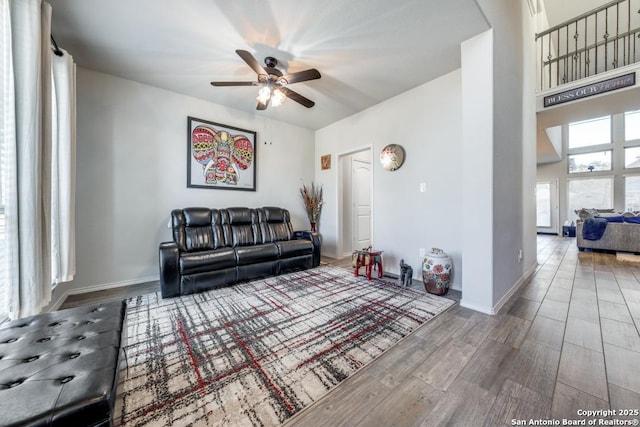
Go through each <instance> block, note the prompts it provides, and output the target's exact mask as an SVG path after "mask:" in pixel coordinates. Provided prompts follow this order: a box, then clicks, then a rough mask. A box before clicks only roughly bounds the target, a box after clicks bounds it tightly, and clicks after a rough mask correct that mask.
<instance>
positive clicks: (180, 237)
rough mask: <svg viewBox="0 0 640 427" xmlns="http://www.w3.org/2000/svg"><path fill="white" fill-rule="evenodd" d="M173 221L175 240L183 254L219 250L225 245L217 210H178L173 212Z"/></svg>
mask: <svg viewBox="0 0 640 427" xmlns="http://www.w3.org/2000/svg"><path fill="white" fill-rule="evenodd" d="M171 221H172V224H173V239H174V241H175V242H176V243H177V244H178V247H179V248H180V251H182V252H184V251H189V252H191V251H206V250H211V249H218V248H219V247H223V246H224V244H225V242H224V236H223V233H222V221H221V217H220V212H219V211H218V210H217V209H209V208H185V209H176V210H174V211H173V212H171Z"/></svg>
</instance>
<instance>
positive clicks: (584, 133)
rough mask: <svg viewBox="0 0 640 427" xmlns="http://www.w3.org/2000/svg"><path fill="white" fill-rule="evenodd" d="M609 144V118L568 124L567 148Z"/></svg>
mask: <svg viewBox="0 0 640 427" xmlns="http://www.w3.org/2000/svg"><path fill="white" fill-rule="evenodd" d="M601 144H611V116H606V117H600V118H597V119H591V120H585V121H582V122H574V123H569V148H570V149H571V148H580V147H591V146H593V145H601Z"/></svg>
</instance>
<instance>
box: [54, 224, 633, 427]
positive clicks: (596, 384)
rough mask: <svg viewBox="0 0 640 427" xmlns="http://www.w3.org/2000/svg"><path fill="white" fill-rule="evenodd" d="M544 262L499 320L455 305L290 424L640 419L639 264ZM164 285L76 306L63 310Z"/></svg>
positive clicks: (555, 248)
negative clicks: (608, 412) (611, 413)
mask: <svg viewBox="0 0 640 427" xmlns="http://www.w3.org/2000/svg"><path fill="white" fill-rule="evenodd" d="M325 261H327V262H329V263H332V264H334V265H339V266H344V267H348V266H349V265H350V262H349V261H348V260H342V261H336V260H330V259H325ZM538 262H539V266H538V267H537V269H536V272H535V274H534V275H533V277H532V278H531V280H530V281H529V282H528V283H527V284H526V285H525V286H523V288H522V289H521V290H520V291H519V292H518V294H516V295H514V297H513V298H511V300H510V301H509V302H508V303H507V304H506V305H505V306H504V307H503V309H502V310H501V311H500V313H499V314H497V315H496V316H489V315H485V314H482V313H478V312H474V311H471V310H469V309H466V308H463V307H460V306H458V305H456V306H454V307H453V308H452V309H450V310H449V311H447V312H446V313H443V314H441V315H440V316H438V317H437V318H435V319H434V320H433V321H431V322H429V323H428V324H426V325H425V326H424V327H422V328H421V329H419V330H418V331H417V332H416V333H414V334H412V335H411V336H409V337H408V338H406V339H405V340H404V341H403V342H401V343H400V344H398V345H396V346H394V347H393V348H392V349H390V350H389V351H388V352H387V353H385V354H384V355H382V356H381V357H380V358H379V359H378V360H376V361H374V362H373V363H371V364H370V365H368V366H366V367H365V368H363V369H362V370H360V371H359V372H357V373H356V374H354V375H353V376H352V377H350V378H349V379H347V380H346V381H344V382H343V383H342V384H340V385H339V386H338V387H336V388H335V389H334V390H332V391H331V392H330V393H329V394H328V395H327V396H325V397H324V398H323V399H321V400H320V401H318V402H316V403H315V404H314V405H311V406H310V407H308V408H306V409H305V410H304V411H302V412H301V413H299V414H298V415H296V416H295V417H293V419H291V420H289V421H288V422H287V423H286V424H285V425H286V426H287V427H290V426H314V427H315V426H320V425H322V426H324V425H331V426H362V427H364V426H367V427H369V426H444V425H446V426H481V425H484V426H510V425H513V421H512V420H527V421H528V420H529V419H551V418H553V419H560V420H561V419H563V418H567V419H583V417H580V416H578V415H577V414H576V411H577V410H578V409H583V410H585V409H586V410H595V409H623V408H626V409H640V335H639V334H638V328H639V326H640V263H637V264H636V263H629V262H621V261H618V260H617V259H616V257H615V255H611V254H603V253H592V252H578V250H577V248H576V244H575V239H572V238H562V237H556V236H538ZM157 286H158V285H157V283H155V284H153V283H152V284H146V285H140V286H137V287H129V288H127V289H126V293H127V294H126V295H125V294H122V295H120V296H118V294H119V292H118V290H112V291H104V293H103V294H101V293H100V292H94V293H92V294H86V295H76V296H73V297H70V298H69V299H68V301H67V302H65V304H64V305H63V308H67V307H70V306H77V305H82V304H85V303H94V302H98V301H100V300H101V298H104V299H109V300H110V299H116V298H124V297H127V296H131V295H133V294H142V293H146V292H151V291H154V290H157ZM414 287H418V288H422V285H421V284H420V283H417V282H416V283H414ZM448 297H450V298H453V299H455V300H459V299H460V293H459V292H455V291H451V292H450V293H449V295H448ZM619 418H628V419H632V418H638V417H619Z"/></svg>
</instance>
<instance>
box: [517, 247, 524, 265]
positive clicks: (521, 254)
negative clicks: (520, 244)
mask: <svg viewBox="0 0 640 427" xmlns="http://www.w3.org/2000/svg"><path fill="white" fill-rule="evenodd" d="M523 259H524V251H523V250H522V249H520V250H519V251H518V262H522V260H523Z"/></svg>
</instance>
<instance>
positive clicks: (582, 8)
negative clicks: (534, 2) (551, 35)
mask: <svg viewBox="0 0 640 427" xmlns="http://www.w3.org/2000/svg"><path fill="white" fill-rule="evenodd" d="M543 1H544V8H545V11H546V12H547V19H548V21H549V27H554V26H556V25H558V24H562V23H563V22H565V21H568V20H570V19H573V18H575V17H576V16H579V15H582V14H583V13H585V12H589V11H591V10H593V9H596V8H598V7H600V6H602V5H604V4H606V3H609V0H543Z"/></svg>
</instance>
